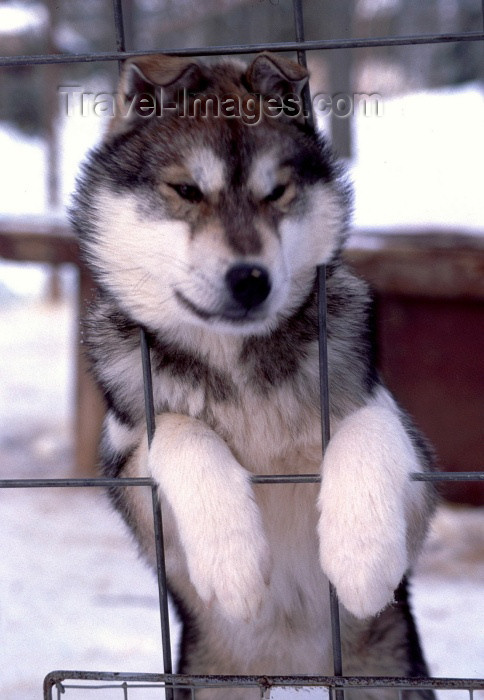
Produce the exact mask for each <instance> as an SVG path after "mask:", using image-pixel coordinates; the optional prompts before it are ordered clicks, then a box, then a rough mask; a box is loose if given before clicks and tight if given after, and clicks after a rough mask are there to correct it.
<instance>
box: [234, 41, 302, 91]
mask: <svg viewBox="0 0 484 700" xmlns="http://www.w3.org/2000/svg"><path fill="white" fill-rule="evenodd" d="M308 78H309V73H308V72H307V70H306V69H305V68H303V66H300V65H299V63H296V62H295V61H289V60H288V59H287V58H281V57H280V56H277V55H276V54H273V53H268V52H267V51H265V52H264V53H261V54H259V55H258V56H257V58H255V59H254V60H253V61H252V63H251V64H250V66H249V67H248V69H247V73H246V79H247V82H248V83H249V85H250V87H251V88H252V90H253V91H254V92H256V93H260V94H261V95H279V96H281V97H284V95H288V94H293V95H297V96H298V97H299V96H300V95H301V91H302V89H303V87H304V85H305V84H306V82H307V80H308Z"/></svg>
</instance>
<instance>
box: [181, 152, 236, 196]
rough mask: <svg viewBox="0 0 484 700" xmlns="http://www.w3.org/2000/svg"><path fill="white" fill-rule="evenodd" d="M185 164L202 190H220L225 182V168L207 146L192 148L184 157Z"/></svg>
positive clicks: (213, 191) (211, 191) (214, 191)
mask: <svg viewBox="0 0 484 700" xmlns="http://www.w3.org/2000/svg"><path fill="white" fill-rule="evenodd" d="M185 163H186V166H187V168H188V170H189V172H190V173H191V174H192V177H193V179H194V180H195V181H196V182H197V183H198V186H199V187H200V189H201V190H202V192H207V193H213V194H215V193H217V192H220V190H221V189H222V187H223V186H224V183H225V182H226V168H225V164H224V162H223V160H222V159H221V158H219V157H218V156H217V155H216V154H215V153H214V152H213V150H212V149H211V148H209V147H208V146H200V147H197V148H193V149H192V150H191V151H190V153H189V155H188V156H187V158H186V159H185Z"/></svg>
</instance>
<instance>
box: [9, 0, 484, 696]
mask: <svg viewBox="0 0 484 700" xmlns="http://www.w3.org/2000/svg"><path fill="white" fill-rule="evenodd" d="M481 4H482V24H483V30H484V0H482V3H481ZM292 5H293V14H294V32H295V41H292V42H272V43H271V42H269V43H263V44H244V45H226V46H210V47H199V48H184V49H182V48H177V49H170V50H165V49H163V48H160V49H157V50H155V51H128V50H126V45H125V24H124V19H123V7H122V0H113V24H114V28H115V35H116V44H117V51H112V52H98V53H96V52H92V53H85V54H45V55H30V56H11V57H10V56H4V57H0V66H6V67H7V66H25V65H40V64H59V63H65V64H70V63H85V62H94V61H118V62H119V65H120V66H121V63H122V61H123V60H125V59H127V58H129V57H131V56H136V55H146V54H147V53H165V54H171V55H177V56H218V55H237V54H249V53H257V52H259V51H266V50H267V51H282V52H294V51H295V52H296V53H297V59H298V61H299V63H301V64H302V65H304V66H305V65H306V52H307V51H313V50H331V49H354V48H364V47H366V48H368V47H370V48H371V47H377V46H407V45H416V44H438V43H448V42H467V41H483V40H484V31H479V32H468V33H467V32H466V33H447V34H427V35H412V36H386V37H379V38H369V39H365V38H359V39H331V40H317V41H306V40H305V38H304V19H303V3H302V0H292ZM303 105H304V111H305V117H306V119H308V120H309V121H313V115H312V111H311V96H310V88H309V85H306V87H305V92H304V94H303ZM318 284H319V365H320V401H321V432H322V441H323V450H324V449H325V447H326V445H327V444H328V441H329V437H330V436H329V397H328V367H327V339H326V289H325V284H326V270H325V267H324V266H320V267H319V268H318ZM140 352H141V354H142V365H143V380H144V392H145V410H146V426H147V433H148V441H149V442H151V439H152V437H153V433H154V425H155V415H154V403H153V390H152V380H151V362H150V349H149V345H148V340H147V337H146V335H145V333H144V331H142V330H141V331H140ZM411 478H412V479H414V480H418V481H436V482H438V481H482V480H484V472H446V473H431V474H423V473H414V474H412V477H411ZM318 481H320V476H319V475H318V474H306V475H276V476H274V475H258V476H254V477H252V482H253V483H254V484H268V483H270V484H274V485H276V484H278V483H314V482H318ZM100 486H101V487H104V488H106V487H115V488H125V487H132V488H140V487H143V488H150V489H151V493H152V506H153V518H154V532H153V536H154V539H155V543H156V553H157V576H158V591H159V610H160V624H161V642H162V650H163V667H164V673H157V674H154V673H146V674H144V673H122V672H120V673H118V672H109V671H105V672H92V671H81V670H74V671H53V672H52V673H49V674H48V675H47V676H46V678H45V680H44V688H43V691H44V700H54V698H55V699H57V700H60V698H61V696H63V695H65V694H66V693H67V694H68V695H69V696H70V697H73V698H75V697H84V693H85V692H86V691H90V693H89V697H91V696H95V694H96V691H99V692H100V693H101V697H102V698H111V697H112V698H119V699H121V698H133V700H134V699H135V698H140V697H147V696H146V692H145V691H146V690H149V695H148V697H153V698H166V699H167V700H172V699H173V697H175V700H176V695H177V693H176V691H177V690H182V689H183V690H188V691H189V693H190V695H191V697H192V699H193V700H195V693H196V690H197V689H203V688H212V689H219V690H220V691H223V690H224V689H233V688H252V689H254V690H256V691H258V693H259V697H260V698H261V699H264V700H269V698H271V697H272V694H273V693H274V691H277V692H281V691H282V692H283V691H284V690H287V689H292V690H293V691H294V690H297V691H299V692H301V691H308V690H309V689H313V690H314V691H315V692H316V693H317V696H318V698H321V697H326V696H328V697H329V698H331V700H333V699H334V700H341V699H342V698H343V697H344V694H345V691H351V696H352V698H355V700H358V695H359V694H362V696H363V697H364V696H365V694H366V692H367V691H368V690H369V689H371V690H372V693H373V694H374V693H375V691H378V690H380V691H381V692H382V694H383V696H384V697H388V691H389V690H390V689H391V690H393V691H394V692H395V697H398V698H401V697H402V694H403V693H404V692H405V691H411V690H421V691H432V690H438V691H457V690H459V691H462V693H461V697H462V698H463V699H464V698H465V697H466V696H467V697H468V699H469V700H473V697H474V692H475V691H477V690H484V678H483V679H465V678H459V679H456V678H389V677H385V678H380V677H371V676H365V677H363V676H359V677H347V676H346V677H344V676H343V659H342V653H341V640H340V628H339V607H338V600H337V596H336V592H335V590H334V588H333V587H332V586H331V585H330V601H331V611H330V613H331V628H332V641H333V657H334V675H333V676H294V675H291V676H264V677H255V676H213V675H211V676H208V675H205V676H188V675H176V674H174V673H173V664H172V658H171V643H170V621H169V615H168V593H167V586H166V572H165V556H164V549H163V522H162V513H161V510H160V508H159V504H158V498H157V493H156V486H155V484H154V483H153V482H152V481H151V480H150V479H146V478H136V479H135V478H131V479H128V478H123V479H106V478H84V479H82V478H81V479H8V480H5V479H4V480H0V488H40V487H41V488H56V487H83V488H86V487H100ZM139 691H143V695H142V696H141V695H140V694H139ZM113 692H114V693H115V694H114V695H113V694H112V693H113ZM184 697H185V695H184ZM220 697H221V698H222V697H223V696H222V693H221V695H220Z"/></svg>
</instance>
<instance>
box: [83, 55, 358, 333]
mask: <svg viewBox="0 0 484 700" xmlns="http://www.w3.org/2000/svg"><path fill="white" fill-rule="evenodd" d="M306 79H307V74H306V71H305V70H304V69H303V68H301V67H300V66H299V65H297V64H296V63H293V62H290V61H287V60H285V59H280V58H276V57H273V56H269V55H267V54H262V55H260V56H259V57H258V58H256V59H255V61H254V62H253V63H252V64H251V65H250V66H249V68H247V67H245V66H241V65H240V64H238V63H232V62H231V63H224V64H216V65H214V66H212V67H209V66H204V65H201V64H198V63H196V62H193V61H189V60H187V59H176V58H169V57H166V56H157V57H143V58H141V59H136V60H132V61H130V62H128V64H127V65H126V66H125V69H124V74H123V76H122V78H121V85H120V91H119V96H118V115H117V116H116V117H115V119H114V120H113V123H112V126H111V129H110V132H109V133H108V135H107V137H106V139H105V141H104V144H103V145H102V146H101V147H100V148H99V149H97V151H95V152H94V154H93V155H92V156H91V160H90V162H89V163H88V165H87V167H86V173H85V175H86V176H85V178H84V180H81V182H80V187H79V192H78V195H77V201H78V207H77V212H75V214H74V219H75V221H76V220H77V226H78V228H80V229H81V234H82V236H83V238H84V245H85V249H86V251H87V254H88V257H89V259H90V261H91V264H92V265H93V267H94V269H95V271H96V273H97V275H98V280H99V281H100V283H101V284H102V285H103V286H104V287H105V288H107V289H108V291H109V292H110V293H111V294H112V295H113V296H114V297H115V298H116V299H117V300H118V303H120V304H121V306H122V308H123V310H124V311H126V312H127V313H128V314H129V315H130V316H131V317H133V319H134V320H136V321H137V322H139V323H142V324H145V325H146V326H147V327H148V328H150V329H152V330H155V331H156V330H161V329H169V328H171V329H175V328H179V327H180V326H184V327H186V325H187V324H188V326H193V325H197V326H200V325H201V326H203V327H211V328H213V329H214V330H216V331H217V332H236V333H242V334H253V333H256V334H257V333H266V332H268V331H270V330H271V329H272V328H273V327H275V326H276V325H277V324H278V323H279V322H280V320H281V319H282V318H284V317H288V316H289V315H291V314H292V313H293V312H294V311H295V310H296V309H297V308H298V307H299V305H300V304H301V303H303V301H304V300H305V299H306V297H307V296H308V294H309V293H310V291H311V289H312V286H313V283H314V277H315V269H316V266H317V265H318V264H321V263H324V262H327V261H328V260H329V259H330V258H331V257H332V255H333V254H334V251H335V250H336V249H337V247H338V246H339V244H340V236H341V230H342V227H343V221H344V209H345V207H344V195H343V194H342V189H341V184H340V182H339V181H338V178H337V177H336V174H335V168H334V165H333V163H332V161H331V158H330V157H329V155H328V153H327V150H326V149H325V148H324V147H323V146H322V145H321V143H320V142H319V141H318V139H317V138H316V137H315V135H314V134H313V133H312V132H311V131H309V130H308V129H306V128H305V127H304V126H303V125H302V124H301V120H300V119H298V118H297V117H296V116H295V112H296V111H297V110H298V109H299V102H298V100H299V95H300V90H301V88H302V86H303V84H304V82H305V81H306ZM194 94H195V95H196V97H194ZM197 100H198V103H196V101H197ZM271 100H272V102H271ZM152 112H153V113H152ZM148 114H150V116H147V115H148ZM276 114H277V116H276ZM86 221H87V223H88V225H87V227H86ZM86 231H87V232H86Z"/></svg>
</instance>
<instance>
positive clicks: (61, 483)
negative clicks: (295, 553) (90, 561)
mask: <svg viewBox="0 0 484 700" xmlns="http://www.w3.org/2000/svg"><path fill="white" fill-rule="evenodd" d="M410 479H411V480H412V481H484V472H413V473H412V474H410ZM250 480H251V482H252V483H253V484H316V483H319V482H320V481H321V476H320V474H254V475H252V476H251V478H250ZM126 486H150V487H152V486H153V481H152V480H151V479H150V478H148V477H138V478H136V477H132V478H118V479H116V478H105V477H93V478H77V479H0V488H1V489H8V488H12V489H15V488H78V487H99V488H111V487H115V488H123V487H126Z"/></svg>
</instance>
